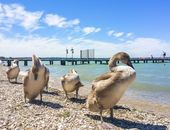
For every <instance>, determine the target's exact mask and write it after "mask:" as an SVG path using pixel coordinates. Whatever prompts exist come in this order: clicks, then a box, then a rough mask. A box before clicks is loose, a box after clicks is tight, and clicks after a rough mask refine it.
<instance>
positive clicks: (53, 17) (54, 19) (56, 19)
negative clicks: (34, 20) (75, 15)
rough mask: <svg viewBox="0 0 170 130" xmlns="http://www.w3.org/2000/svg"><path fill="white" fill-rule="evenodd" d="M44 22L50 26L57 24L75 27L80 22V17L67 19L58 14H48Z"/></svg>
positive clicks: (63, 26)
mask: <svg viewBox="0 0 170 130" xmlns="http://www.w3.org/2000/svg"><path fill="white" fill-rule="evenodd" d="M44 22H45V23H46V24H48V25H49V26H56V27H59V28H67V27H73V26H75V25H79V24H80V20H79V19H73V20H67V19H66V18H65V17H62V16H59V15H57V14H47V15H46V16H45V19H44Z"/></svg>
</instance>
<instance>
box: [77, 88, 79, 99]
mask: <svg viewBox="0 0 170 130" xmlns="http://www.w3.org/2000/svg"><path fill="white" fill-rule="evenodd" d="M78 91H79V89H76V98H78Z"/></svg>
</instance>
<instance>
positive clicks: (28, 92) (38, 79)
mask: <svg viewBox="0 0 170 130" xmlns="http://www.w3.org/2000/svg"><path fill="white" fill-rule="evenodd" d="M48 81H49V70H48V68H47V67H45V66H44V64H42V63H41V60H40V59H39V58H37V57H36V56H35V55H33V56H32V67H31V68H30V69H29V70H28V73H27V75H26V76H25V77H24V83H23V86H24V87H23V88H24V99H25V103H26V99H27V98H28V99H29V102H31V101H32V100H33V99H35V98H36V97H37V96H38V95H39V94H40V100H41V101H42V92H43V89H44V88H45V87H47V86H48Z"/></svg>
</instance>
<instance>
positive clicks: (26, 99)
mask: <svg viewBox="0 0 170 130" xmlns="http://www.w3.org/2000/svg"><path fill="white" fill-rule="evenodd" d="M24 101H25V103H26V102H27V99H26V94H25V93H24Z"/></svg>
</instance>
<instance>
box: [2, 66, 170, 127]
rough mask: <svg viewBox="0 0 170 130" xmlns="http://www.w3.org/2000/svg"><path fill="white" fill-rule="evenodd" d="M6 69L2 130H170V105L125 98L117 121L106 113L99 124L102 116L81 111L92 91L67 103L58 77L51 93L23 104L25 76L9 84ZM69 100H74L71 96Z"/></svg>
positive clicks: (84, 90)
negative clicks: (40, 100) (40, 99)
mask: <svg viewBox="0 0 170 130" xmlns="http://www.w3.org/2000/svg"><path fill="white" fill-rule="evenodd" d="M6 69H7V68H6V67H3V66H0V106H1V107H0V129H5V128H6V129H16V128H20V129H48V130H50V129H77V128H79V129H95V130H96V129H130V128H137V129H168V128H169V129H170V105H162V104H158V103H152V102H146V101H142V100H138V99H132V98H131V97H127V96H125V95H124V96H123V98H122V99H121V100H120V102H119V103H118V104H117V105H118V106H117V107H115V109H114V119H113V120H111V119H109V118H108V116H109V114H108V111H106V112H105V113H104V117H105V118H104V121H105V123H103V124H100V120H99V116H98V115H99V114H98V113H92V112H89V111H88V110H87V109H85V108H82V105H83V104H84V103H85V98H86V97H87V95H88V93H89V92H90V88H89V87H82V88H80V91H79V95H80V99H79V100H76V99H74V98H71V101H68V102H64V100H65V95H64V93H63V89H62V87H61V84H60V81H59V77H56V78H55V77H51V78H50V83H49V92H45V93H44V94H43V103H42V104H41V103H40V102H39V97H37V99H36V101H35V102H34V103H33V104H29V105H28V106H26V105H25V103H24V100H23V88H22V87H23V85H22V83H23V81H22V78H23V73H21V75H20V76H19V80H18V83H17V84H14V83H9V82H8V81H7V78H6V74H5V71H6ZM69 97H74V95H73V94H70V95H69Z"/></svg>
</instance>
